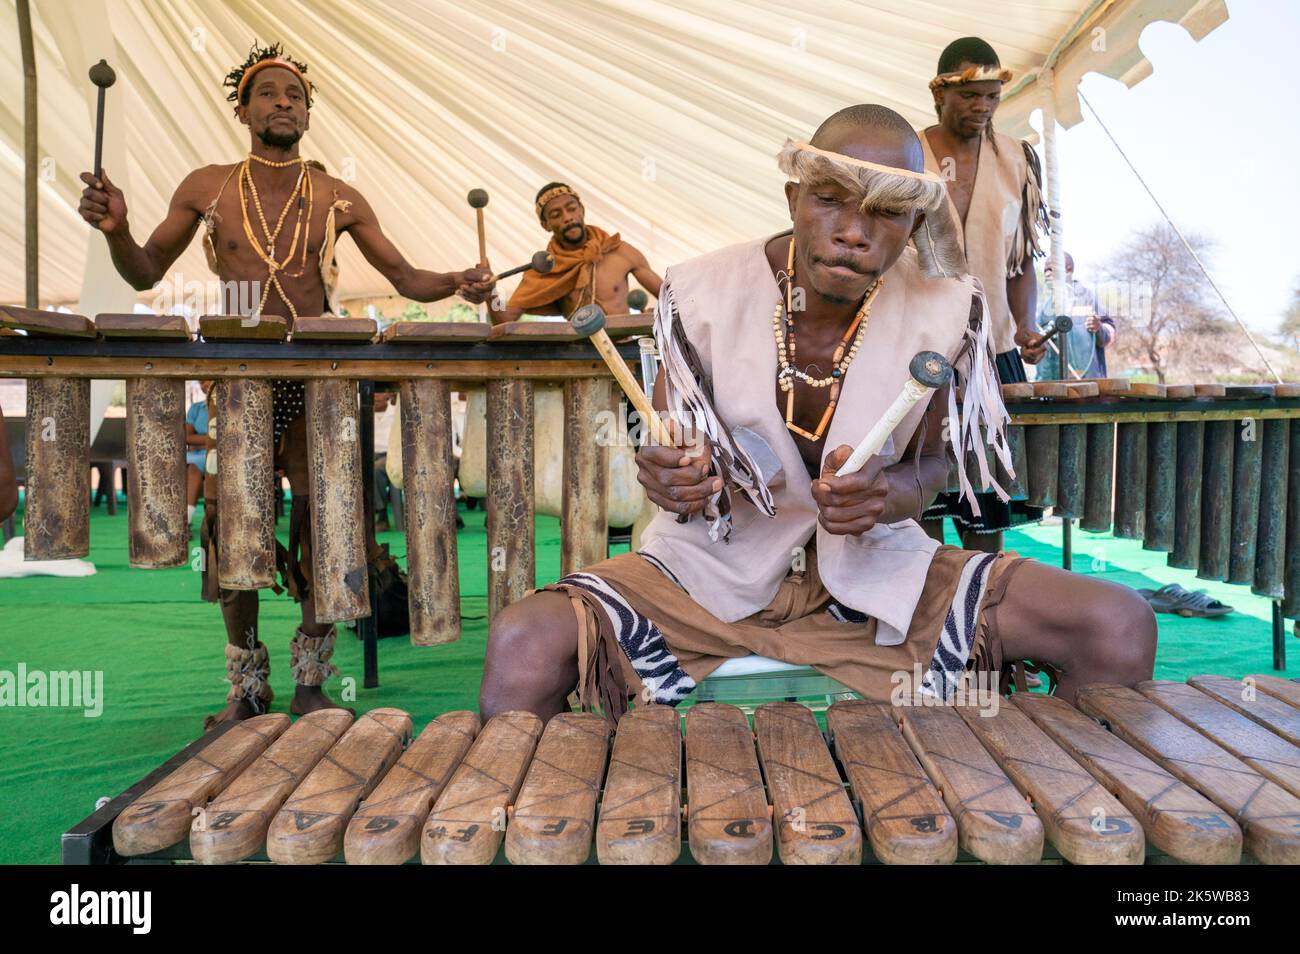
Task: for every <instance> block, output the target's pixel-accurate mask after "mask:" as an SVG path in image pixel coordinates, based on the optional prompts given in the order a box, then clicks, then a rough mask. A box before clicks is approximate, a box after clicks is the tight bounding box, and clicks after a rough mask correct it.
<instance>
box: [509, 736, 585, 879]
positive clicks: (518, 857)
mask: <svg viewBox="0 0 1300 954" xmlns="http://www.w3.org/2000/svg"><path fill="white" fill-rule="evenodd" d="M608 759H609V723H607V722H606V721H605V720H604V719H603V718H601V717H600V716H598V715H595V714H593V713H590V712H561V713H560V714H559V715H557V716H555V717H554V718H552V719H551V721H550V722H548V723H546V731H544V732H543V733H542V738H541V741H540V742H538V743H537V751H536V752H535V753H534V754H533V761H532V764H530V765H529V766H528V774H527V775H526V776H525V777H524V783H523V785H522V786H521V787H520V789H519V797H518V798H517V799H515V810H514V814H513V815H512V816H511V819H510V825H509V827H508V828H507V829H506V858H508V859H509V860H510V863H511V864H513V865H578V864H582V863H583V862H584V861H586V860H587V857H588V855H590V854H591V837H592V832H593V830H594V828H595V820H596V802H597V800H598V799H599V798H600V783H601V781H602V780H603V779H604V778H605V763H606V762H607V761H608Z"/></svg>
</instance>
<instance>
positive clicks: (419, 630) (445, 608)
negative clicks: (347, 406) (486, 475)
mask: <svg viewBox="0 0 1300 954" xmlns="http://www.w3.org/2000/svg"><path fill="white" fill-rule="evenodd" d="M401 418H402V482H403V484H404V486H403V492H404V493H405V494H406V572H407V577H408V578H407V588H408V590H409V597H408V600H407V604H408V606H409V608H410V613H411V643H412V645H415V646H437V645H439V644H441V643H452V642H455V641H456V640H458V639H460V564H459V560H458V559H457V555H456V497H455V494H456V491H455V487H454V484H453V481H454V479H455V460H454V456H453V454H452V449H451V448H452V424H451V387H450V385H449V384H448V382H447V381H442V380H421V381H404V382H402V390H401Z"/></svg>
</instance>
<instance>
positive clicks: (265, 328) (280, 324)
mask: <svg viewBox="0 0 1300 954" xmlns="http://www.w3.org/2000/svg"><path fill="white" fill-rule="evenodd" d="M199 334H200V335H201V336H202V337H203V340H204V341H284V340H285V339H286V338H288V337H289V323H288V321H287V320H285V319H284V318H281V317H280V316H279V315H257V316H256V317H247V318H245V317H240V316H239V315H204V316H203V317H201V318H200V319H199Z"/></svg>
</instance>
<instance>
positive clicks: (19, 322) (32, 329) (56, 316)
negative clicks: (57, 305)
mask: <svg viewBox="0 0 1300 954" xmlns="http://www.w3.org/2000/svg"><path fill="white" fill-rule="evenodd" d="M0 325H3V326H4V327H5V328H12V329H14V330H18V331H25V332H27V333H28V334H29V335H40V336H42V337H49V338H93V337H95V334H96V332H95V323H94V322H93V321H91V320H90V319H89V318H87V317H86V316H85V315H69V314H64V313H63V312H59V311H42V310H41V309H39V308H19V307H18V306H17V305H0Z"/></svg>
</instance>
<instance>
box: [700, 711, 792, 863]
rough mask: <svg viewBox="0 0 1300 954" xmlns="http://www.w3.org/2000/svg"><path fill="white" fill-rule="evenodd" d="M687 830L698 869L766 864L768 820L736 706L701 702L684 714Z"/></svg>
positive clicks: (769, 854) (745, 730) (748, 733)
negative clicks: (704, 866)
mask: <svg viewBox="0 0 1300 954" xmlns="http://www.w3.org/2000/svg"><path fill="white" fill-rule="evenodd" d="M686 806H687V811H686V830H687V834H688V838H689V841H690V846H691V857H692V858H694V859H695V860H696V861H697V862H699V863H700V864H702V865H725V864H732V865H736V864H741V865H745V864H747V865H765V864H768V863H769V862H770V861H771V860H772V821H771V816H770V814H769V812H768V804H767V795H766V793H765V792H764V791H763V776H762V773H760V772H759V769H758V759H757V757H756V756H755V754H754V735H753V733H752V732H751V731H750V729H749V721H748V720H747V719H746V718H745V713H743V712H741V711H740V710H739V709H737V708H736V707H735V706H729V705H723V704H721V703H717V702H702V703H699V704H698V705H694V706H691V708H690V709H688V710H687V712H686Z"/></svg>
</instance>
